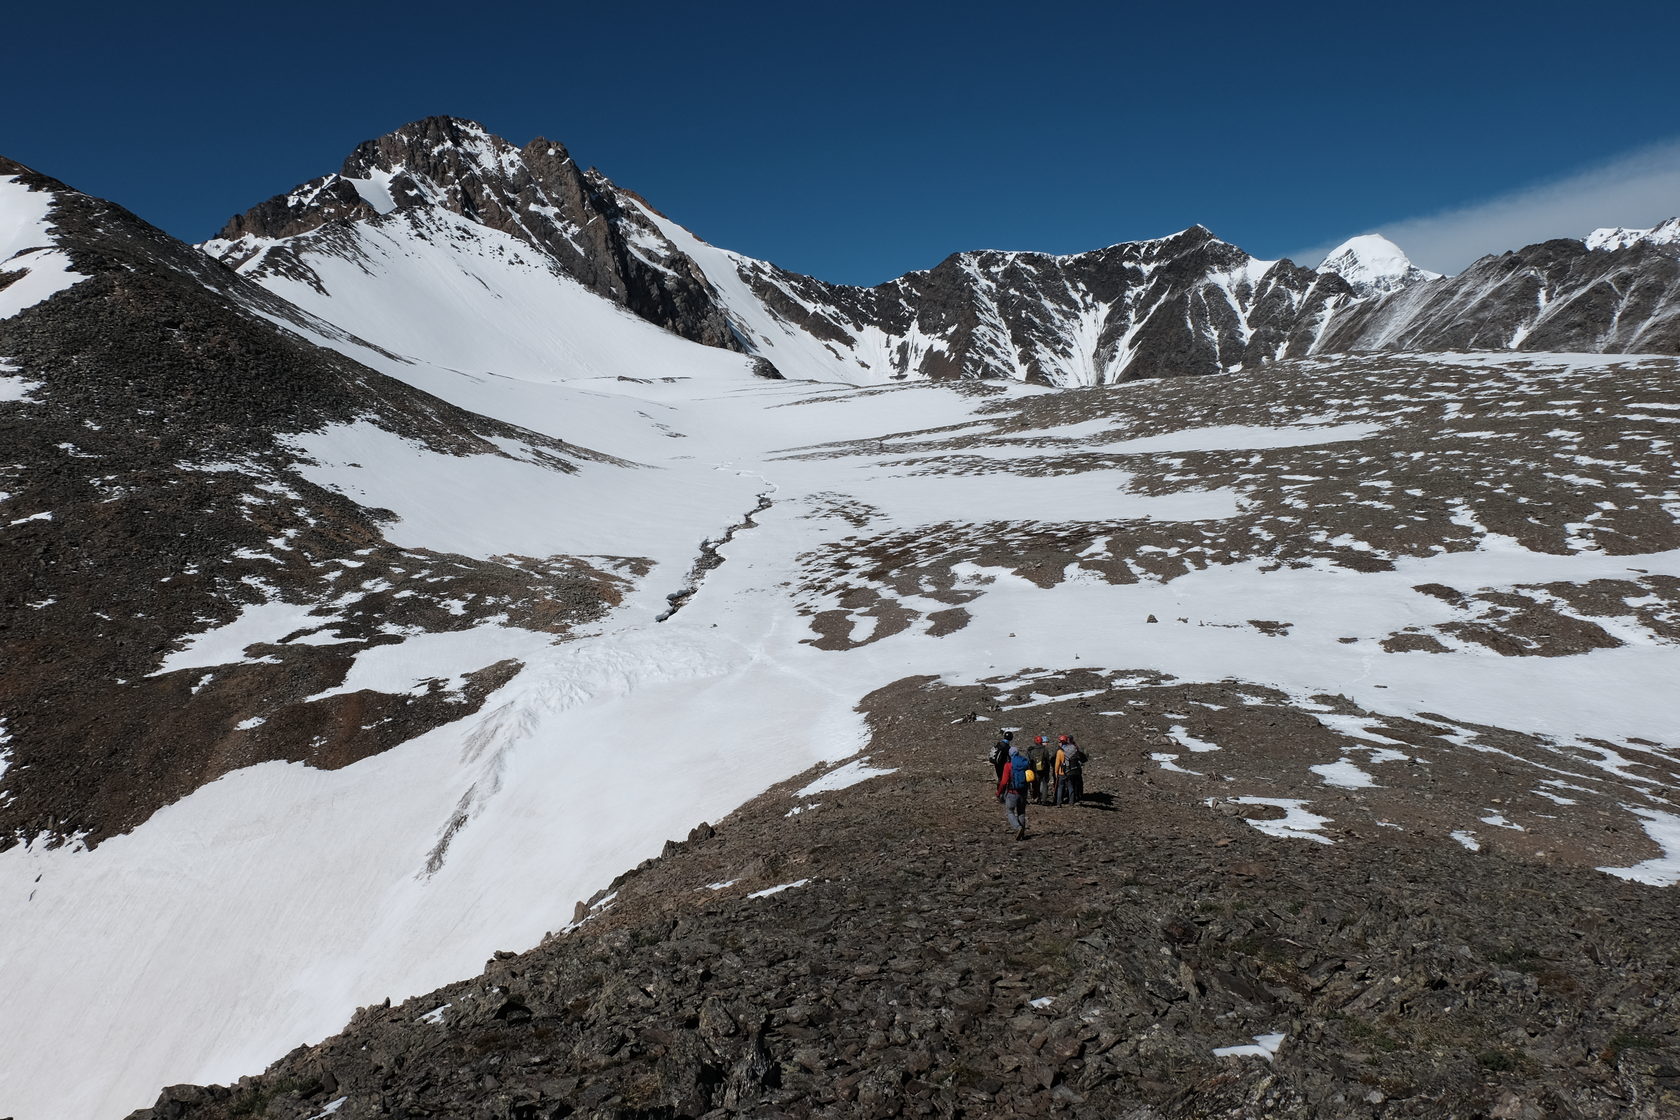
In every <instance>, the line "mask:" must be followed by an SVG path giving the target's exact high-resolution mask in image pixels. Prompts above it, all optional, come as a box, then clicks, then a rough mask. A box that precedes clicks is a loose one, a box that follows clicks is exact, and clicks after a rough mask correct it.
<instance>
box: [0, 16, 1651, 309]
mask: <svg viewBox="0 0 1680 1120" xmlns="http://www.w3.org/2000/svg"><path fill="white" fill-rule="evenodd" d="M4 27H5V35H6V38H7V39H8V40H9V41H10V48H9V49H8V50H7V51H6V62H5V71H4V72H5V79H4V90H5V92H4V99H5V101H4V105H5V111H4V112H3V113H0V153H3V154H5V155H9V156H11V157H13V158H15V159H19V160H22V161H23V162H25V163H27V164H30V165H32V166H34V167H36V168H38V169H39V170H42V171H45V172H47V173H48V174H51V175H55V176H57V177H58V178H60V179H63V180H65V181H67V182H69V183H70V184H71V185H73V186H76V187H79V188H81V189H83V190H86V191H89V192H91V193H94V194H99V195H103V196H105V197H108V198H112V199H115V200H116V201H118V202H121V203H122V204H124V205H126V206H127V207H129V208H130V209H131V210H134V211H136V212H137V213H139V214H140V215H141V216H142V217H145V218H147V219H149V220H151V221H153V222H155V223H156V224H158V225H161V226H162V227H164V228H165V229H167V230H169V231H170V232H171V233H174V234H176V235H177V236H180V237H183V238H187V239H190V240H199V239H203V238H205V237H207V236H210V235H211V234H213V233H214V232H215V231H216V230H217V229H218V228H219V227H220V225H221V224H222V222H223V221H224V220H226V218H227V217H228V216H229V215H230V214H232V213H234V212H236V211H238V210H242V209H244V208H246V207H247V206H250V205H252V204H254V203H256V202H258V201H261V200H262V199H264V198H267V197H269V196H271V195H274V194H277V193H279V192H281V191H284V190H286V189H288V188H290V187H291V186H293V185H294V184H296V183H298V182H301V181H302V180H304V179H308V178H311V177H313V176H315V175H317V174H320V173H322V172H325V171H331V170H336V169H337V168H338V166H339V164H340V163H341V162H342V160H343V158H344V156H345V155H346V154H347V153H348V152H349V151H350V149H351V148H352V147H353V146H354V145H355V144H356V143H357V142H359V141H361V140H364V139H367V138H369V137H372V136H375V135H378V134H379V133H382V132H385V131H388V130H390V129H392V128H394V127H396V126H398V125H401V124H403V123H405V122H407V121H409V120H413V119H416V118H419V117H422V116H426V115H428V114H432V113H449V114H453V115H457V116H465V117H471V118H474V119H477V120H479V121H482V122H483V123H484V124H485V125H486V126H488V127H489V128H490V130H491V131H493V132H496V133H499V134H500V135H502V136H505V137H507V138H508V139H510V140H513V141H515V142H516V143H524V142H525V141H527V140H529V139H531V138H532V137H533V136H536V135H544V136H547V137H549V138H551V139H556V140H560V141H562V142H563V143H565V144H566V145H567V146H568V147H569V148H570V149H571V150H572V152H573V154H574V155H575V156H576V157H577V158H578V159H579V160H580V161H581V162H583V163H585V164H594V165H597V166H599V167H600V168H601V169H602V170H603V171H604V172H606V173H607V175H609V176H610V177H611V178H613V179H614V180H615V181H617V182H618V183H620V184H622V185H624V186H627V187H630V188H632V189H634V190H636V191H638V192H640V193H641V194H643V195H644V196H646V197H647V198H648V199H649V200H650V201H651V202H653V203H654V204H655V205H656V206H658V207H660V208H661V209H662V210H664V211H665V212H666V213H668V214H669V215H670V216H672V217H673V218H675V219H677V220H678V221H680V222H682V223H683V224H684V225H687V226H689V227H690V228H691V229H693V230H694V231H695V232H696V233H698V234H700V235H701V236H702V237H704V238H706V239H707V240H709V241H712V242H714V243H716V244H720V245H724V246H726V247H728V248H732V249H736V250H739V251H742V252H745V253H749V254H752V255H754V256H759V257H765V258H768V259H770V260H774V261H776V262H777V263H779V264H782V265H784V266H786V267H789V268H794V269H797V270H799V271H803V272H809V273H812V274H814V275H817V276H821V277H823V278H825V279H830V280H837V281H846V282H853V283H874V282H878V281H881V280H884V279H887V278H889V277H891V276H893V275H896V274H898V273H900V272H903V271H905V270H907V269H911V268H919V267H927V266H930V265H932V264H934V263H936V262H937V261H938V260H939V259H941V258H942V257H944V256H945V255H946V254H948V253H950V252H953V251H956V250H959V249H973V248H1008V249H1042V250H1048V251H1053V252H1072V251H1077V250H1081V249H1088V248H1094V247H1097V246H1100V245H1106V244H1110V243H1112V242H1116V241H1122V240H1129V239H1133V238H1139V237H1153V236H1159V235H1161V234H1164V233H1168V232H1171V231H1173V230H1176V229H1181V228H1183V227H1184V226H1187V225H1190V224H1192V223H1195V222H1200V223H1202V224H1204V225H1207V226H1209V227H1210V228H1212V229H1213V230H1214V231H1215V232H1216V233H1218V234H1219V235H1220V236H1222V237H1224V238H1225V239H1226V240H1229V241H1233V242H1236V243H1237V244H1239V245H1242V246H1243V247H1244V248H1246V249H1248V250H1250V251H1251V252H1254V253H1256V254H1258V255H1260V256H1277V255H1282V254H1285V253H1289V252H1291V251H1295V250H1300V249H1303V248H1306V247H1311V246H1314V245H1320V244H1322V243H1324V242H1327V241H1335V240H1339V239H1340V238H1341V237H1343V236H1346V235H1349V234H1353V233H1358V232H1361V231H1363V230H1366V229H1369V228H1372V227H1374V226H1377V225H1379V224H1380V223H1384V222H1391V221H1394V220H1397V219H1403V218H1410V217H1415V216H1419V215H1427V214H1432V213H1434V212H1436V211H1440V210H1442V209H1445V208H1451V207H1456V206H1462V205H1465V204H1470V203H1475V202H1478V201H1480V200H1483V199H1486V198H1488V197H1490V196H1496V195H1499V194H1501V193H1503V192H1506V191H1509V190H1512V189H1514V188H1519V187H1522V186H1524V185H1525V184H1530V183H1533V182H1535V181H1539V180H1545V179H1548V178H1555V177H1558V176H1562V175H1565V174H1568V173H1570V172H1574V171H1577V170H1579V169H1582V168H1585V167H1590V166H1592V165H1594V164H1599V163H1603V162H1604V161H1606V160H1609V159H1611V158H1612V157H1615V156H1617V155H1618V154H1620V153H1624V152H1626V151H1628V150H1629V149H1633V148H1638V147H1641V146H1644V145H1649V144H1651V143H1654V142H1658V141H1665V140H1673V139H1675V138H1676V137H1677V136H1680V116H1677V115H1676V112H1675V110H1676V108H1677V107H1680V76H1677V75H1680V64H1677V63H1676V60H1675V57H1676V56H1675V49H1676V44H1677V43H1680V4H1675V3H1673V2H1672V0H1661V2H1657V0H1594V2H1593V3H1591V4H1587V3H1582V2H1562V0H1533V2H1530V3H1525V4H1506V3H1489V2H1485V0H1455V2H1452V3H1436V2H1433V0H1421V2H1418V0H1414V2H1411V3H1407V4H1403V5H1402V4H1394V5H1366V4H1357V3H1350V2H1349V0H1335V2H1333V3H1318V2H1311V3H1287V2H1284V0H1271V2H1261V0H1253V2H1250V3H1242V4H1238V3H1203V4H1194V3H1176V4H1168V3H1150V4H1122V3H1057V2H1038V3H1022V4H1010V5H1003V4H988V3H974V4H966V5H962V4H950V5H932V4H915V3H911V2H906V0H899V2H896V3H876V2H873V0H870V2H864V3H857V2H853V3H846V4H828V5H800V4H792V3H786V2H780V3H744V4H728V3H721V4H717V3H712V4H708V3H686V4H667V3H640V4H635V5H628V4H626V5H618V4H605V3H600V2H599V0H595V2H591V3H588V4H548V5H520V4H517V3H479V4H462V3H460V2H458V0H455V2H452V3H449V4H434V3H426V2H419V3H414V2H410V3H403V4H394V3H365V4H357V3H349V4H338V5H309V4H261V5H257V4H245V3H226V2H217V3H202V2H199V3H168V2H167V0H164V2H163V3H160V4H158V5H143V4H135V3H132V2H126V3H122V4H112V3H102V2H98V0H95V2H92V3H82V4H65V3H32V4H28V5H19V6H16V8H14V9H13V10H10V11H9V12H8V14H7V16H6V18H5V21H4ZM1671 212H1680V198H1677V199H1676V200H1675V204H1674V206H1673V207H1672V208H1671ZM1658 216H1661V215H1658ZM1634 220H1635V217H1634V216H1629V217H1622V216H1619V215H1614V214H1606V215H1604V216H1603V218H1602V220H1599V221H1594V222H1589V223H1588V227H1589V228H1590V226H1591V225H1593V224H1606V223H1612V222H1632V221H1634ZM1642 220H1646V221H1648V220H1651V219H1649V218H1644V219H1642ZM1558 232H1560V233H1561V232H1582V233H1584V232H1585V230H1584V229H1583V230H1580V231H1558Z"/></svg>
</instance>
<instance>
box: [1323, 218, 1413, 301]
mask: <svg viewBox="0 0 1680 1120" xmlns="http://www.w3.org/2000/svg"><path fill="white" fill-rule="evenodd" d="M1318 271H1319V272H1334V273H1335V274H1336V275H1338V276H1340V277H1341V278H1342V279H1343V280H1346V281H1347V282H1348V285H1349V286H1350V287H1352V288H1353V290H1354V292H1355V293H1356V294H1358V295H1360V296H1381V295H1387V294H1388V293H1390V292H1396V291H1399V290H1400V289H1401V288H1405V287H1409V286H1410V285H1412V284H1416V283H1418V282H1419V281H1421V280H1439V279H1440V278H1441V274H1440V273H1438V272H1428V271H1426V270H1424V269H1421V268H1419V267H1418V266H1417V265H1415V264H1413V263H1412V262H1411V259H1410V258H1408V257H1407V256H1406V254H1405V253H1404V252H1402V251H1401V249H1400V246H1398V245H1396V244H1395V243H1394V242H1392V241H1390V240H1389V239H1388V238H1386V237H1384V236H1383V235H1382V234H1380V233H1366V234H1361V235H1360V236H1358V237H1350V238H1348V239H1347V240H1346V241H1344V242H1342V243H1341V244H1340V245H1338V246H1337V247H1336V248H1335V249H1333V250H1331V252H1330V255H1329V256H1327V257H1325V258H1324V263H1323V264H1321V265H1319V266H1318Z"/></svg>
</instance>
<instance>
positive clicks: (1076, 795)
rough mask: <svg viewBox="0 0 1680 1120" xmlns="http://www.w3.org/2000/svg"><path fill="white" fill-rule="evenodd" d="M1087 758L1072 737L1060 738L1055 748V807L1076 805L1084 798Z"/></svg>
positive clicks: (1064, 736)
mask: <svg viewBox="0 0 1680 1120" xmlns="http://www.w3.org/2000/svg"><path fill="white" fill-rule="evenodd" d="M1088 757H1089V756H1088V755H1087V754H1086V753H1085V752H1084V751H1082V750H1080V749H1079V744H1078V743H1075V742H1074V741H1073V736H1072V735H1063V736H1061V738H1060V740H1059V742H1058V744H1057V747H1056V787H1055V789H1056V792H1055V794H1054V803H1055V804H1057V805H1077V804H1079V802H1080V801H1081V799H1083V798H1084V796H1085V759H1086V758H1088Z"/></svg>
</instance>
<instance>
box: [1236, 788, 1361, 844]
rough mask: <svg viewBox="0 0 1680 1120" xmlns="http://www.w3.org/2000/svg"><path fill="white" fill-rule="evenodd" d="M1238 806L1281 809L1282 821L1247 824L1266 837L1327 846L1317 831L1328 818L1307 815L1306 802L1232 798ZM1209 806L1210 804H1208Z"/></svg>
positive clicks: (1325, 837)
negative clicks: (1263, 806) (1261, 806)
mask: <svg viewBox="0 0 1680 1120" xmlns="http://www.w3.org/2000/svg"><path fill="white" fill-rule="evenodd" d="M1231 800H1232V801H1234V802H1235V803H1236V804H1238V805H1270V806H1272V807H1273V808H1276V809H1282V810H1283V811H1284V816H1283V819H1282V820H1276V821H1257V820H1250V821H1249V822H1248V823H1249V824H1250V825H1252V826H1253V827H1255V828H1257V829H1259V830H1260V831H1261V832H1264V833H1265V834H1266V835H1268V836H1280V837H1285V838H1288V839H1293V840H1311V841H1314V842H1315V843H1319V844H1329V843H1331V842H1332V841H1331V839H1330V838H1329V837H1328V836H1320V835H1319V834H1318V830H1319V829H1321V828H1323V827H1324V826H1325V825H1327V824H1329V823H1330V818H1329V817H1321V816H1319V815H1318V814H1317V813H1309V812H1307V810H1306V809H1305V808H1303V806H1305V805H1306V804H1307V802H1305V801H1302V800H1300V799H1298V798H1293V797H1233V798H1232V799H1231ZM1210 804H1211V802H1210Z"/></svg>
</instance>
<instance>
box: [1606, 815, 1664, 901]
mask: <svg viewBox="0 0 1680 1120" xmlns="http://www.w3.org/2000/svg"><path fill="white" fill-rule="evenodd" d="M1624 807H1625V808H1626V809H1627V811H1628V812H1630V813H1632V814H1633V815H1634V816H1637V817H1643V818H1645V834H1646V835H1647V836H1649V837H1650V838H1651V840H1652V842H1654V843H1655V844H1656V845H1657V847H1659V848H1661V849H1662V853H1663V854H1662V855H1660V856H1655V857H1653V858H1651V859H1648V860H1644V861H1643V862H1640V863H1636V864H1634V865H1633V866H1632V867H1601V868H1599V870H1600V871H1606V872H1609V873H1610V874H1611V875H1615V876H1617V877H1618V878H1622V879H1631V880H1633V881H1634V882H1636V883H1649V884H1650V885H1651V886H1653V887H1672V886H1674V885H1676V884H1680V816H1676V815H1675V814H1673V813H1665V812H1663V811H1662V810H1660V809H1645V808H1641V807H1639V806H1634V805H1628V806H1624Z"/></svg>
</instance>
